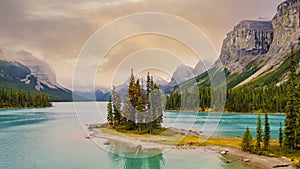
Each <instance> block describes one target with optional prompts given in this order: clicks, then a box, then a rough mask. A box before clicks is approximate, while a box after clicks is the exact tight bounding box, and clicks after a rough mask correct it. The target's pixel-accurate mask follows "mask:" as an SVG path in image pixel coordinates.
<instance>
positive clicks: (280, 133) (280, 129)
mask: <svg viewBox="0 0 300 169" xmlns="http://www.w3.org/2000/svg"><path fill="white" fill-rule="evenodd" d="M278 138H279V145H280V147H282V142H283V132H282V123H281V122H280V128H279V135H278Z"/></svg>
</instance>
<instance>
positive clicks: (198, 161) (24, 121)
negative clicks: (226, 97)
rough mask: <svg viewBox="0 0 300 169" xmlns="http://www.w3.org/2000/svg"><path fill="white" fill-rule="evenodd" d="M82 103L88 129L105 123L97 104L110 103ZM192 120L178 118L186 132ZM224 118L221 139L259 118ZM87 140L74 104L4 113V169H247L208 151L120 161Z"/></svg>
mask: <svg viewBox="0 0 300 169" xmlns="http://www.w3.org/2000/svg"><path fill="white" fill-rule="evenodd" d="M76 104H79V105H80V107H81V108H79V109H78V107H77V111H78V112H79V114H78V117H79V119H80V120H81V122H82V123H83V124H85V123H86V122H89V123H93V122H99V121H101V117H103V114H101V113H99V112H94V110H93V109H91V107H92V106H93V105H94V104H97V105H98V106H99V108H100V109H105V106H106V105H105V103H76ZM80 112H81V113H80ZM83 112H85V113H83ZM102 112H104V111H102ZM201 115H202V116H206V114H201V113H200V114H199V115H198V116H201ZM165 116H166V118H165V124H164V125H172V124H171V123H170V122H172V121H173V120H174V119H175V117H176V113H173V112H166V113H165ZM177 116H178V115H177ZM191 117H194V114H189V113H187V114H185V115H184V118H180V119H178V121H177V122H176V123H178V125H179V126H182V128H184V127H187V126H188V125H187V124H186V123H188V121H189V120H188V119H189V118H191ZM223 117H224V118H222V119H221V123H220V127H219V128H218V129H217V130H216V132H217V134H220V135H231V136H235V135H238V134H240V133H241V132H242V129H243V128H245V126H243V125H244V123H245V124H247V125H249V127H250V128H255V118H256V116H255V115H239V114H233V115H229V114H228V115H227V114H226V115H224V116H223ZM275 117H276V118H275ZM245 118H247V119H248V120H247V119H245ZM277 118H279V119H283V118H284V117H283V116H282V115H274V116H273V115H272V116H270V119H271V120H274V125H276V124H277V122H278V120H277ZM243 119H244V120H243ZM250 119H252V120H250ZM102 120H103V119H102ZM241 122H242V123H241ZM199 123H201V122H199ZM195 126H198V127H199V126H201V125H197V123H196V125H195ZM230 126H232V127H230ZM237 126H240V127H237ZM271 127H272V126H271ZM277 127H278V126H277ZM274 128H276V127H274ZM233 131H234V132H233ZM229 133H230V134H229ZM234 133H235V134H234ZM85 136H86V134H85V133H84V131H83V130H82V128H81V126H80V123H79V122H78V119H77V114H76V113H75V111H74V105H73V103H54V107H52V108H45V109H8V110H7V109H6V110H4V109H2V110H0V150H1V153H0V168H1V169H41V168H42V169H119V168H120V169H122V168H124V169H140V168H145V169H157V168H164V169H173V168H185V169H194V168H200V169H202V168H203V169H205V168H210V169H222V168H226V169H230V168H232V169H234V168H245V166H243V165H242V164H240V163H232V164H226V163H224V161H223V159H222V158H220V157H219V155H216V154H214V153H210V152H205V151H179V150H177V151H176V150H174V151H173V150H172V151H168V152H163V153H158V155H155V156H151V157H148V158H138V159H136V158H132V156H131V155H130V153H133V152H132V151H128V156H127V155H125V156H119V155H117V154H118V153H109V152H106V151H104V150H103V149H101V148H99V147H98V146H97V145H95V144H94V143H93V142H92V141H91V140H89V139H86V138H85ZM147 153H152V152H148V151H142V152H141V154H147ZM155 154H157V152H156V153H155Z"/></svg>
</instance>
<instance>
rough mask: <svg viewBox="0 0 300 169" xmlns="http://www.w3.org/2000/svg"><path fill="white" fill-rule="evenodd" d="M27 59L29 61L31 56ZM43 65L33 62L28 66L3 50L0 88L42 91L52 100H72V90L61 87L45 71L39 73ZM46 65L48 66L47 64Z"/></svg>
mask: <svg viewBox="0 0 300 169" xmlns="http://www.w3.org/2000/svg"><path fill="white" fill-rule="evenodd" d="M24 58H25V57H24ZM27 59H28V61H27V62H28V63H29V58H27ZM25 60H26V59H25ZM31 63H32V62H31ZM40 63H41V61H40ZM42 67H43V65H42V64H41V66H39V65H36V66H33V64H31V66H26V65H25V64H22V63H21V62H19V61H17V60H16V59H13V58H12V57H10V56H7V55H6V54H4V53H3V52H2V51H1V52H0V82H1V83H0V88H4V89H8V90H9V89H16V90H25V91H30V92H33V93H37V92H41V93H46V94H48V95H49V97H50V99H51V100H52V101H71V100H72V92H71V91H70V90H68V89H65V88H63V87H61V86H60V85H58V84H57V83H56V81H55V82H51V81H50V79H51V78H50V76H48V75H46V73H45V72H43V71H41V72H42V73H38V70H40V69H42ZM44 67H45V68H46V66H45V65H44ZM45 70H46V69H45ZM50 75H51V74H50ZM54 75H55V74H54ZM52 78H53V75H52Z"/></svg>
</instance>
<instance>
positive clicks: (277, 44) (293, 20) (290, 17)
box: [270, 0, 300, 54]
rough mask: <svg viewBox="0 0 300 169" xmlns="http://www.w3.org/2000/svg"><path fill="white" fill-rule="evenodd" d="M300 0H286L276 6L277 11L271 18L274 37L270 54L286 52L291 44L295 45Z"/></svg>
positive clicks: (297, 34) (299, 21)
mask: <svg viewBox="0 0 300 169" xmlns="http://www.w3.org/2000/svg"><path fill="white" fill-rule="evenodd" d="M299 6H300V0H288V1H285V2H283V3H281V4H280V5H278V7H277V13H276V15H275V16H274V18H273V19H272V24H273V28H274V39H273V43H272V45H271V50H270V54H280V53H286V52H288V51H290V50H291V46H292V45H293V46H294V47H296V45H297V41H298V37H299V36H300V34H299V30H300V29H299V28H300V27H299V26H300V20H299V17H300V8H299Z"/></svg>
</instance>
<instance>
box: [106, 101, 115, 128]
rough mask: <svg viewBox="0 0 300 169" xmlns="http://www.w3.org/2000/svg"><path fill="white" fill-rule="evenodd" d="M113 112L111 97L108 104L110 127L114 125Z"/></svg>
mask: <svg viewBox="0 0 300 169" xmlns="http://www.w3.org/2000/svg"><path fill="white" fill-rule="evenodd" d="M113 118H114V117H113V110H112V102H111V96H109V97H108V103H107V122H108V123H109V124H110V125H113V123H114V122H113Z"/></svg>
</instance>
